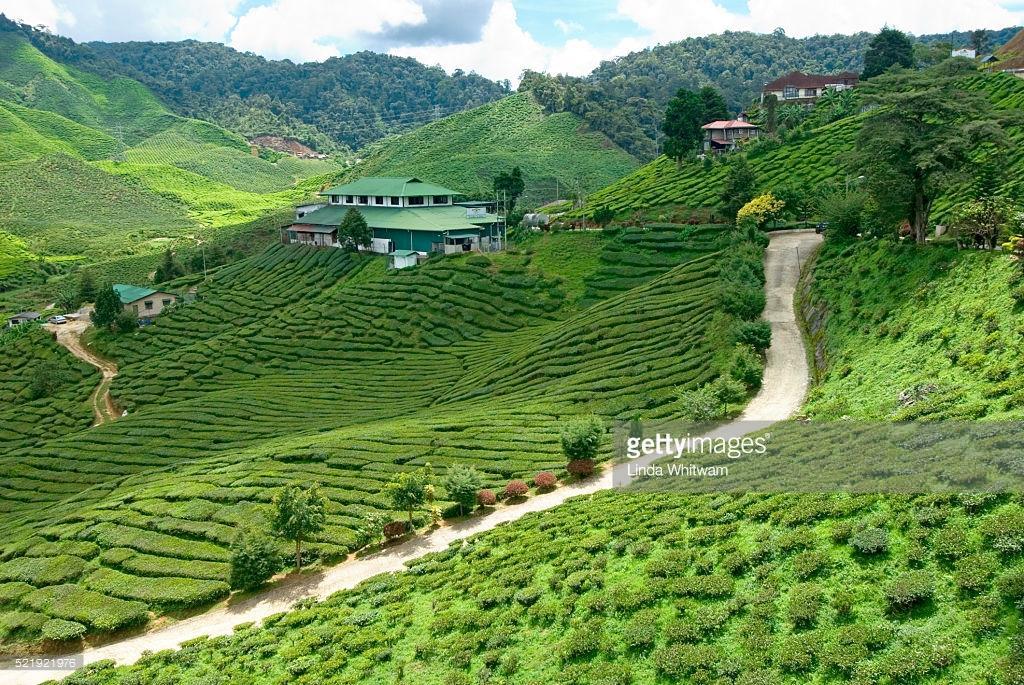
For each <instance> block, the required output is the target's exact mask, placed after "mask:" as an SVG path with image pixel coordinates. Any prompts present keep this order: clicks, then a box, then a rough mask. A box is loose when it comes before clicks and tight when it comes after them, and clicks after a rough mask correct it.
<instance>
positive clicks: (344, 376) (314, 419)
mask: <svg viewBox="0 0 1024 685" xmlns="http://www.w3.org/2000/svg"><path fill="white" fill-rule="evenodd" d="M760 259H761V251H760V249H759V248H757V247H755V246H754V245H751V244H747V243H736V242H734V238H733V237H731V236H730V234H729V233H728V232H723V231H722V230H721V228H719V227H685V228H684V227H672V226H662V227H658V228H656V229H639V228H637V229H628V230H624V231H610V232H608V233H607V234H605V235H603V236H597V235H592V234H554V235H548V236H538V237H536V238H535V239H534V240H533V241H532V242H531V243H530V244H529V245H528V246H527V247H525V248H524V249H523V250H522V251H517V252H510V253H505V254H500V255H493V256H491V257H484V256H480V255H477V256H468V257H464V256H458V257H450V258H443V259H436V260H432V261H431V262H429V263H427V264H426V265H423V266H420V267H419V268H416V269H411V270H407V271H401V272H390V273H389V272H385V271H384V269H383V264H382V261H381V260H380V259H375V258H371V257H366V256H362V255H351V254H347V253H344V252H342V251H334V250H315V249H308V248H299V247H291V246H276V247H274V248H271V249H270V250H268V251H267V252H265V253H263V254H262V255H260V256H258V257H252V258H249V259H246V260H243V261H240V262H236V263H234V264H232V265H229V266H227V267H224V268H222V269H220V270H218V271H217V272H216V273H215V275H213V277H212V279H211V280H210V282H209V283H207V284H204V285H202V286H201V288H200V290H199V299H198V301H196V302H194V303H191V304H188V305H186V306H183V307H180V308H178V309H176V310H174V311H173V312H171V313H167V314H165V315H163V316H161V317H160V319H159V320H158V321H157V322H156V323H155V324H154V325H152V326H149V327H147V328H145V329H142V330H140V331H139V332H137V333H135V334H132V335H130V336H127V337H124V336H107V335H103V336H98V337H97V338H96V339H95V340H94V344H96V345H97V346H98V347H99V349H100V350H101V351H102V353H103V354H105V355H107V356H109V357H111V358H113V359H115V360H116V361H117V362H118V365H119V367H120V375H119V376H118V378H116V379H115V382H114V385H113V388H112V392H113V394H114V396H115V398H116V400H117V401H118V403H119V404H120V405H121V406H123V407H124V408H125V409H126V410H127V411H128V415H127V416H126V417H124V418H121V419H119V420H117V421H115V422H113V423H107V424H104V425H102V426H97V427H94V428H91V429H89V430H87V431H81V430H76V429H70V430H66V431H60V430H55V431H52V432H51V433H50V434H49V435H48V436H47V437H46V439H41V438H40V436H39V434H38V432H36V431H34V430H32V429H31V428H30V427H29V426H20V425H18V424H14V425H13V426H12V433H11V434H10V435H8V436H7V445H8V448H9V449H8V451H7V453H6V454H5V455H4V456H3V457H2V458H0V469H2V470H3V471H4V472H5V474H6V475H7V476H8V478H17V479H18V482H22V483H24V485H25V487H23V488H18V489H17V490H14V489H5V490H4V491H3V492H2V493H0V502H2V504H3V507H2V509H4V510H6V512H7V514H5V515H2V516H0V530H3V531H4V534H5V541H6V542H5V544H4V545H3V548H2V551H0V560H2V561H4V562H5V563H6V564H7V565H9V566H10V567H11V568H14V567H18V568H22V567H23V566H26V565H30V566H31V565H32V564H42V565H44V566H46V567H47V568H48V569H49V568H51V565H55V566H59V567H61V568H63V569H65V571H61V572H59V573H57V575H58V576H59V582H60V583H64V584H67V583H71V584H73V585H72V587H71V589H68V590H67V592H68V593H70V594H69V595H68V596H67V597H66V598H64V599H61V600H59V601H57V602H56V603H55V604H53V605H50V604H46V605H44V604H39V603H35V600H34V599H33V600H32V602H31V603H28V604H25V603H15V604H9V605H8V606H7V607H6V608H4V609H3V611H7V612H15V613H17V612H22V613H24V612H28V613H34V614H39V613H43V614H47V615H49V616H53V617H57V616H63V617H69V616H71V614H70V613H68V612H70V611H72V609H71V607H72V606H73V605H74V604H75V603H77V602H80V601H83V597H86V596H88V597H92V598H93V599H92V600H90V601H91V602H92V603H99V605H101V606H105V607H106V605H104V604H103V602H102V598H96V597H95V596H93V595H81V593H82V592H84V591H86V590H88V591H89V592H99V593H102V594H103V595H105V596H107V597H112V598H116V599H118V600H127V601H140V602H143V603H144V604H145V607H146V608H148V610H150V611H154V612H157V613H160V612H163V611H166V610H168V609H170V608H175V607H179V608H180V607H185V606H202V605H204V604H208V603H209V602H210V601H211V600H212V599H215V598H217V597H220V596H223V594H224V593H225V587H224V586H223V585H214V586H211V585H204V584H201V583H200V584H197V581H204V582H207V581H215V582H218V583H219V582H221V581H222V580H223V578H224V574H225V572H226V566H225V564H224V561H225V560H226V558H227V546H228V545H229V543H230V542H231V540H232V538H233V536H234V531H235V527H236V526H237V525H239V524H242V523H245V522H253V521H258V520H260V516H261V514H260V512H261V510H262V509H264V508H265V507H266V505H267V503H268V502H269V499H270V497H271V495H272V494H273V492H274V488H275V487H276V486H278V485H283V484H285V483H288V482H292V481H295V480H304V479H306V480H317V481H319V482H321V483H322V484H323V486H324V488H325V491H326V492H327V493H328V494H329V497H330V499H331V501H332V506H331V510H330V513H329V516H328V525H327V527H326V528H325V530H324V531H323V532H322V533H321V534H320V535H318V536H317V537H316V539H315V540H314V541H313V544H312V546H311V550H310V552H311V555H312V556H313V557H314V558H316V557H322V558H337V557H339V556H341V555H344V554H346V553H347V552H348V551H349V550H351V549H353V548H356V547H358V546H360V545H361V544H363V543H364V542H365V540H366V539H365V532H364V526H363V519H364V516H365V515H366V513H367V512H369V511H373V510H385V511H387V510H388V509H389V505H388V503H387V500H386V499H385V498H384V496H383V494H382V489H383V487H384V485H385V484H386V483H387V481H388V480H389V479H390V478H392V477H393V476H394V474H396V473H399V472H402V471H407V470H410V469H415V468H419V467H421V466H423V465H425V464H427V463H429V464H431V465H432V466H433V468H434V469H436V470H438V471H439V472H443V470H444V469H445V467H446V466H447V465H449V464H452V463H464V464H472V465H474V466H475V467H476V468H478V469H479V470H480V471H481V472H482V473H483V474H484V478H485V480H486V482H487V483H488V484H489V485H490V486H492V487H496V488H497V487H502V486H503V485H504V484H505V483H506V482H507V481H508V480H509V479H510V478H517V477H518V478H524V477H525V478H528V477H530V476H532V474H534V473H536V472H537V471H539V470H542V469H550V470H554V471H556V472H559V473H562V474H563V475H564V470H563V469H564V460H563V457H562V455H561V451H560V446H559V439H558V436H559V432H560V430H561V428H562V426H563V425H564V421H565V419H566V417H569V416H575V415H580V414H588V413H591V412H596V413H598V414H600V415H602V416H605V417H607V418H608V419H614V418H618V419H628V418H630V417H632V416H635V415H638V414H643V415H645V416H651V417H673V416H677V415H679V413H680V411H681V409H682V405H681V404H680V402H681V400H680V392H681V391H682V390H684V389H691V388H694V387H697V386H699V385H701V384H703V383H704V382H706V381H708V380H710V379H712V378H714V377H715V376H716V375H718V374H720V373H722V372H723V370H725V366H724V365H728V364H730V354H729V350H731V348H732V340H733V336H734V334H735V333H734V323H735V322H736V321H738V316H737V315H733V314H728V313H727V311H731V310H732V305H730V304H728V302H730V301H732V300H731V299H730V298H736V297H740V298H741V299H742V295H738V294H737V293H742V292H747V291H749V292H751V293H753V294H754V295H759V293H760V290H761V287H762V280H761V279H762V276H761V273H760ZM563 274H564V276H563ZM737 289H739V290H737ZM754 301H755V302H756V301H757V298H756V297H755V298H754ZM17 406H18V403H17V402H15V406H14V407H13V408H12V411H14V410H16V408H17ZM72 409H73V407H72V406H69V407H68V409H67V411H71V410H72ZM35 479H42V481H45V482H41V483H40V484H39V486H38V487H36V488H34V489H33V488H31V486H30V483H31V482H32V481H33V480H35ZM438 504H439V505H440V507H441V509H442V511H444V512H447V513H449V514H450V513H452V511H454V510H453V509H452V505H451V503H449V502H448V501H447V500H446V496H445V493H444V491H443V489H441V490H440V491H439V502H438ZM389 513H390V514H391V515H394V516H398V515H400V514H399V513H397V512H389ZM417 520H418V522H419V523H421V524H422V523H426V522H427V516H426V512H422V513H418V514H417ZM44 540H45V541H50V542H53V543H55V544H54V545H51V546H44V547H43V548H40V549H52V550H53V553H52V555H51V554H48V553H42V552H39V551H34V552H31V554H32V556H33V558H44V559H47V560H49V561H45V562H44V561H39V562H29V561H25V557H26V555H28V554H29V553H30V550H32V549H34V548H35V547H36V546H37V545H38V544H39V543H41V542H43V541H44ZM85 547H88V548H89V549H90V550H93V552H90V553H83V554H77V553H76V552H74V551H69V550H74V549H79V548H82V549H84V548H85ZM125 548H128V549H130V550H133V552H132V554H134V555H137V556H139V558H138V559H135V557H132V558H133V559H135V561H132V562H131V563H128V561H127V557H125V556H124V554H127V552H124V549H125ZM40 554H42V556H41V557H40V556H39V555H40ZM69 556H70V557H75V559H67V557H69ZM19 560H20V561H19ZM143 560H145V563H146V564H147V568H148V571H141V570H139V569H137V568H136V566H134V565H133V564H136V563H142V561H143ZM32 568H35V566H32ZM0 573H2V571H0ZM26 573H27V574H28V576H31V577H27V576H26V577H27V582H29V583H30V584H31V585H33V586H34V587H38V588H40V589H41V590H42V589H43V588H44V587H46V588H49V589H47V590H46V591H45V592H58V590H56V589H54V588H51V587H50V586H51V585H53V583H52V582H51V580H50V579H52V578H54V577H55V576H54V575H52V574H50V572H49V571H46V572H43V571H42V570H40V575H38V576H36V575H33V573H34V572H31V571H26ZM154 583H156V586H155V587H154ZM61 592H63V591H61ZM161 593H163V594H161ZM40 601H41V600H40ZM118 607H120V608H118ZM133 607H134V605H133V606H125V607H122V606H121V605H119V604H117V603H116V602H114V603H112V604H111V605H110V607H107V608H109V609H110V610H111V611H117V612H120V611H121V610H122V609H123V610H124V612H125V613H124V614H123V615H121V614H120V613H119V614H118V616H121V618H120V619H119V621H121V620H123V622H124V623H123V624H131V623H133V622H135V621H136V620H138V613H137V610H138V607H134V608H133ZM11 620H13V618H12V619H11ZM76 620H78V619H76ZM83 620H84V622H85V624H86V625H88V626H90V627H91V629H93V630H99V631H102V630H104V629H108V628H109V625H108V624H106V623H104V622H103V621H102V620H99V619H95V620H94V617H89V618H88V619H83ZM0 623H2V621H0ZM116 625H122V623H120V622H118V623H116ZM32 636H33V634H32V633H31V631H28V632H27V633H24V634H22V633H18V634H14V633H9V634H8V635H7V636H6V639H7V640H19V639H31V638H32Z"/></svg>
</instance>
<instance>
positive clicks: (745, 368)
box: [729, 343, 764, 388]
mask: <svg viewBox="0 0 1024 685" xmlns="http://www.w3.org/2000/svg"><path fill="white" fill-rule="evenodd" d="M729 375H730V376H732V377H733V378H735V379H736V380H738V381H740V382H741V383H743V384H744V385H746V386H747V387H748V388H759V387H761V378H762V376H763V375H764V367H763V364H762V363H761V357H760V356H759V355H758V354H757V352H756V351H755V350H754V348H753V347H751V346H750V345H743V344H741V343H740V344H737V345H736V347H735V348H734V350H733V355H732V365H731V366H730V368H729Z"/></svg>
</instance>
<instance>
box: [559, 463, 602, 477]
mask: <svg viewBox="0 0 1024 685" xmlns="http://www.w3.org/2000/svg"><path fill="white" fill-rule="evenodd" d="M594 468H595V465H594V460H593V459H573V460H572V461H570V462H569V463H568V464H566V466H565V470H566V471H567V472H568V473H569V475H571V476H575V477H576V478H586V477H588V476H590V475H592V474H593V473H594Z"/></svg>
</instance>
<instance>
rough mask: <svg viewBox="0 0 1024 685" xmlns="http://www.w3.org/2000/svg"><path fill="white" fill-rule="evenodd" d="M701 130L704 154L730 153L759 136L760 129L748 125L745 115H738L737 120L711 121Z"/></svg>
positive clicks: (753, 125) (750, 124)
mask: <svg viewBox="0 0 1024 685" xmlns="http://www.w3.org/2000/svg"><path fill="white" fill-rule="evenodd" d="M701 128H702V129H704V152H705V153H714V154H720V153H722V152H730V151H732V150H735V149H736V148H737V147H739V146H740V145H741V144H743V143H745V142H746V141H748V140H752V139H754V138H757V137H758V136H759V135H761V127H760V126H756V125H755V124H752V123H750V122H749V121H748V120H747V115H746V114H740V116H739V118H737V119H728V120H722V121H712V122H711V123H709V124H704V125H703V126H701Z"/></svg>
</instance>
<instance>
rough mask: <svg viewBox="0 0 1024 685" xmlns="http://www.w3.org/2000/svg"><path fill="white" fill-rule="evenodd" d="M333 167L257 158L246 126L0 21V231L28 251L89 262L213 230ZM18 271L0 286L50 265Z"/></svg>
mask: <svg viewBox="0 0 1024 685" xmlns="http://www.w3.org/2000/svg"><path fill="white" fill-rule="evenodd" d="M339 169H340V167H339V166H338V165H336V164H335V163H334V162H331V161H325V160H300V159H296V158H292V157H287V156H283V155H278V154H273V155H263V156H254V155H253V154H252V153H251V152H250V148H249V145H248V143H247V142H246V141H245V140H244V139H243V138H242V137H241V136H239V135H237V134H235V133H231V132H229V131H227V130H225V129H222V128H219V127H217V126H215V125H212V124H209V123H206V122H202V121H197V120H194V119H184V118H181V117H178V116H176V115H174V114H172V113H171V112H170V111H168V110H167V109H166V108H165V107H164V106H163V105H162V104H161V103H160V102H159V101H158V100H157V99H156V97H154V95H153V94H152V93H150V92H149V91H148V90H147V89H146V88H145V87H144V86H142V85H141V84H139V83H137V82H135V81H132V80H130V79H127V78H123V77H113V78H110V79H104V78H101V77H99V76H97V75H95V74H92V73H89V72H85V71H82V70H79V69H76V68H73V67H70V66H66V65H63V64H61V63H59V62H56V61H54V60H52V59H50V58H49V57H46V56H45V55H43V54H42V53H41V52H39V50H37V49H36V48H35V47H33V46H32V45H31V44H30V43H29V42H28V41H27V40H26V39H25V38H23V37H22V36H20V35H18V34H16V33H12V32H8V31H0V231H4V232H6V233H8V234H12V235H14V236H17V237H18V238H20V239H21V240H22V241H24V243H25V245H26V246H27V249H28V250H29V251H30V252H32V253H34V254H37V255H41V256H44V257H53V256H64V257H77V258H79V259H78V262H77V263H79V264H85V263H95V262H99V261H103V262H109V261H110V260H112V259H124V258H127V259H134V258H136V257H137V256H144V255H147V254H155V253H157V252H159V251H162V250H164V249H166V248H167V247H168V246H171V245H175V244H176V243H177V242H178V241H182V239H184V238H186V237H187V236H195V235H203V236H204V237H206V238H207V239H216V236H217V234H216V233H212V234H211V233H208V231H209V230H210V229H224V228H227V227H231V226H237V225H240V224H244V223H246V222H250V221H253V220H256V219H259V218H260V217H264V216H267V215H268V214H270V213H272V212H274V211H275V210H279V209H281V208H285V207H289V206H291V205H293V204H295V203H297V202H299V201H301V200H302V199H304V198H305V197H307V196H308V195H309V194H310V193H311V192H314V191H316V190H317V189H318V188H319V187H320V186H321V185H322V184H323V183H324V182H326V181H327V180H328V179H329V178H330V176H331V175H332V174H334V173H336V172H337V171H338V170H339ZM83 208H89V211H87V212H83V211H82V210H83ZM183 242H184V245H191V244H192V241H191V240H184V241H183ZM5 254H13V253H11V252H10V250H5ZM10 261H11V260H10V259H9V258H8V259H6V260H5V263H7V262H10ZM54 270H59V269H54ZM21 272H22V274H23V277H22V278H20V279H18V280H17V281H5V284H6V283H9V284H12V285H28V284H31V283H33V282H35V283H39V282H41V281H42V280H44V279H45V278H46V275H47V274H46V273H44V272H43V271H41V270H39V269H27V268H23V269H21Z"/></svg>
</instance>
